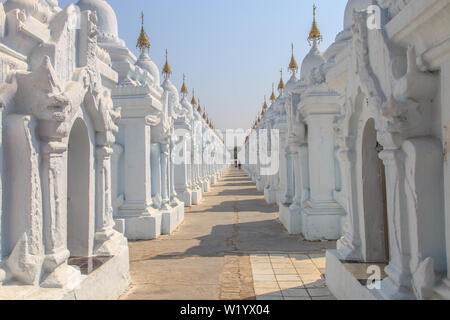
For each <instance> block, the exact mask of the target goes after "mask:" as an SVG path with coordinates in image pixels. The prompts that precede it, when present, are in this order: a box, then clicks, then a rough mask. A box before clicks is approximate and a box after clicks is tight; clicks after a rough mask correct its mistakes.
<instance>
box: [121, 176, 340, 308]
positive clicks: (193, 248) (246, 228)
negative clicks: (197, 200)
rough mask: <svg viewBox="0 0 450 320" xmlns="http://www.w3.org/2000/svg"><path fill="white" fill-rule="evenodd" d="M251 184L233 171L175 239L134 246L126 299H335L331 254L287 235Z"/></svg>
mask: <svg viewBox="0 0 450 320" xmlns="http://www.w3.org/2000/svg"><path fill="white" fill-rule="evenodd" d="M277 216H278V210H277V207H276V206H274V205H268V204H267V203H266V202H265V201H264V196H263V195H262V194H261V193H259V192H258V191H257V190H256V187H255V185H254V184H253V183H252V181H251V180H250V179H249V178H248V177H247V176H246V175H245V173H243V172H242V171H239V170H237V169H234V168H233V169H229V170H228V171H227V172H226V174H225V175H224V176H223V178H222V179H221V180H220V181H219V183H217V184H216V185H215V186H213V187H212V190H211V192H209V193H207V194H206V195H205V198H204V199H203V201H202V203H201V204H200V205H198V206H194V207H191V208H187V210H186V218H185V222H184V224H183V225H182V226H181V227H180V229H179V230H177V231H176V232H175V233H173V234H172V235H170V236H162V237H161V238H159V239H158V240H153V241H137V242H130V261H131V278H132V284H131V286H130V288H129V289H128V291H127V292H126V293H125V294H124V295H123V296H122V299H144V300H217V299H223V300H240V299H249V300H254V299H258V300H259V299H265V300H267V299H277V300H278V299H295V300H304V299H332V298H333V297H331V295H330V293H329V292H328V290H327V289H326V287H325V282H324V279H323V274H324V273H325V258H324V256H325V251H324V250H325V249H329V248H334V247H335V243H334V242H306V241H304V240H303V239H302V237H301V236H293V235H288V234H287V232H286V231H285V230H284V228H283V226H282V225H281V224H280V223H279V222H278V220H277Z"/></svg>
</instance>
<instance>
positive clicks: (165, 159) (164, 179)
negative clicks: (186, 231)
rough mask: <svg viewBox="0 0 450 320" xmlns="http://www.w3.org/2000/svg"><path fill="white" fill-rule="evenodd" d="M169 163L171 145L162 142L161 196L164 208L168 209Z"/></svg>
mask: <svg viewBox="0 0 450 320" xmlns="http://www.w3.org/2000/svg"><path fill="white" fill-rule="evenodd" d="M168 163H169V146H168V145H167V144H161V197H162V208H163V209H168V204H169V184H168V178H169V177H168V176H169V171H168Z"/></svg>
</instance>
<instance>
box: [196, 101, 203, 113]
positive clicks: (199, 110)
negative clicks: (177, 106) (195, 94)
mask: <svg viewBox="0 0 450 320" xmlns="http://www.w3.org/2000/svg"><path fill="white" fill-rule="evenodd" d="M197 111H198V113H200V114H202V107H201V106H200V99H198V108H197Z"/></svg>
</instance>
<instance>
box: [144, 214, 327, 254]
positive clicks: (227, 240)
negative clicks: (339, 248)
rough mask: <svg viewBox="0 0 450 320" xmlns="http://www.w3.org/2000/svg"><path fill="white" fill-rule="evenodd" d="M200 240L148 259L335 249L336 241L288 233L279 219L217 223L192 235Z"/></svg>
mask: <svg viewBox="0 0 450 320" xmlns="http://www.w3.org/2000/svg"><path fill="white" fill-rule="evenodd" d="M193 239H194V240H199V241H200V243H199V244H198V245H197V246H195V247H192V248H189V249H187V250H186V251H181V252H167V253H164V254H160V255H158V256H154V257H151V258H148V259H146V260H166V259H184V258H188V257H224V256H225V255H228V254H232V255H239V254H244V253H250V252H254V253H258V252H274V253H275V252H276V253H293V252H298V253H300V252H312V251H320V250H322V249H335V242H334V241H325V242H322V241H318V242H308V241H305V240H304V238H303V237H302V236H301V235H289V234H288V233H287V232H286V231H285V230H284V228H283V227H282V225H281V224H280V223H279V222H278V221H277V219H270V220H264V221H255V222H245V223H236V224H228V225H217V226H214V227H213V228H212V230H211V233H210V234H208V235H205V236H201V237H197V238H193Z"/></svg>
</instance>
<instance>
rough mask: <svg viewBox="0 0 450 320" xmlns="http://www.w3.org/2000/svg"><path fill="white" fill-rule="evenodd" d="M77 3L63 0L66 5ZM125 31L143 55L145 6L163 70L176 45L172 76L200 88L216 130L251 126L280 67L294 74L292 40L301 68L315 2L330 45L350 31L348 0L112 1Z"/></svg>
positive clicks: (155, 52)
mask: <svg viewBox="0 0 450 320" xmlns="http://www.w3.org/2000/svg"><path fill="white" fill-rule="evenodd" d="M71 2H74V1H70V0H59V4H60V6H61V7H65V6H66V5H67V4H68V3H71ZM108 2H109V4H110V5H111V6H112V7H113V8H114V9H115V11H116V14H117V17H118V22H119V36H120V37H121V38H122V39H123V40H125V41H126V43H127V45H128V46H129V48H130V49H132V50H133V51H134V52H135V53H136V54H137V51H136V50H135V47H136V39H137V37H138V35H139V29H140V20H139V15H140V12H141V10H143V11H144V13H145V17H146V18H145V25H146V31H147V33H148V35H149V38H150V42H151V45H152V48H151V51H150V56H151V57H152V59H153V60H154V61H155V62H156V63H157V65H158V66H159V67H160V69H161V68H162V65H163V64H164V51H165V49H166V48H167V49H168V50H169V63H170V65H171V67H172V71H173V75H172V81H173V82H174V84H175V85H176V86H177V87H180V86H181V80H182V74H183V73H186V76H187V86H188V88H189V90H191V89H192V87H194V88H195V90H196V95H197V96H198V97H199V98H200V100H201V102H202V105H203V106H204V107H206V110H207V112H208V114H209V116H210V119H212V120H213V122H215V124H216V127H218V128H220V129H225V128H230V129H232V128H249V127H250V126H251V125H252V122H253V121H254V119H255V118H256V115H257V112H259V111H261V107H262V104H263V101H264V95H267V97H269V95H270V92H271V87H272V82H275V85H276V84H277V83H278V80H279V76H280V74H279V70H280V68H281V67H283V69H284V71H285V72H284V74H285V77H284V78H285V81H287V78H288V73H287V72H286V68H287V65H288V63H289V59H290V54H291V47H290V46H291V42H293V43H294V45H295V56H296V59H297V62H298V63H299V65H300V64H301V61H302V60H303V57H304V56H305V55H306V54H307V53H308V51H309V45H308V43H307V41H306V38H307V36H308V32H309V29H310V28H311V23H312V5H313V3H314V2H315V3H316V4H317V6H318V9H317V22H318V25H319V28H320V30H321V32H322V33H323V36H324V42H323V43H322V44H321V45H320V48H321V49H322V50H325V49H326V48H327V47H328V46H329V45H330V44H331V43H332V42H333V41H334V38H335V36H336V34H337V33H338V32H339V31H341V30H342V25H343V16H344V9H345V5H346V3H347V0H316V1H314V0H108Z"/></svg>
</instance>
